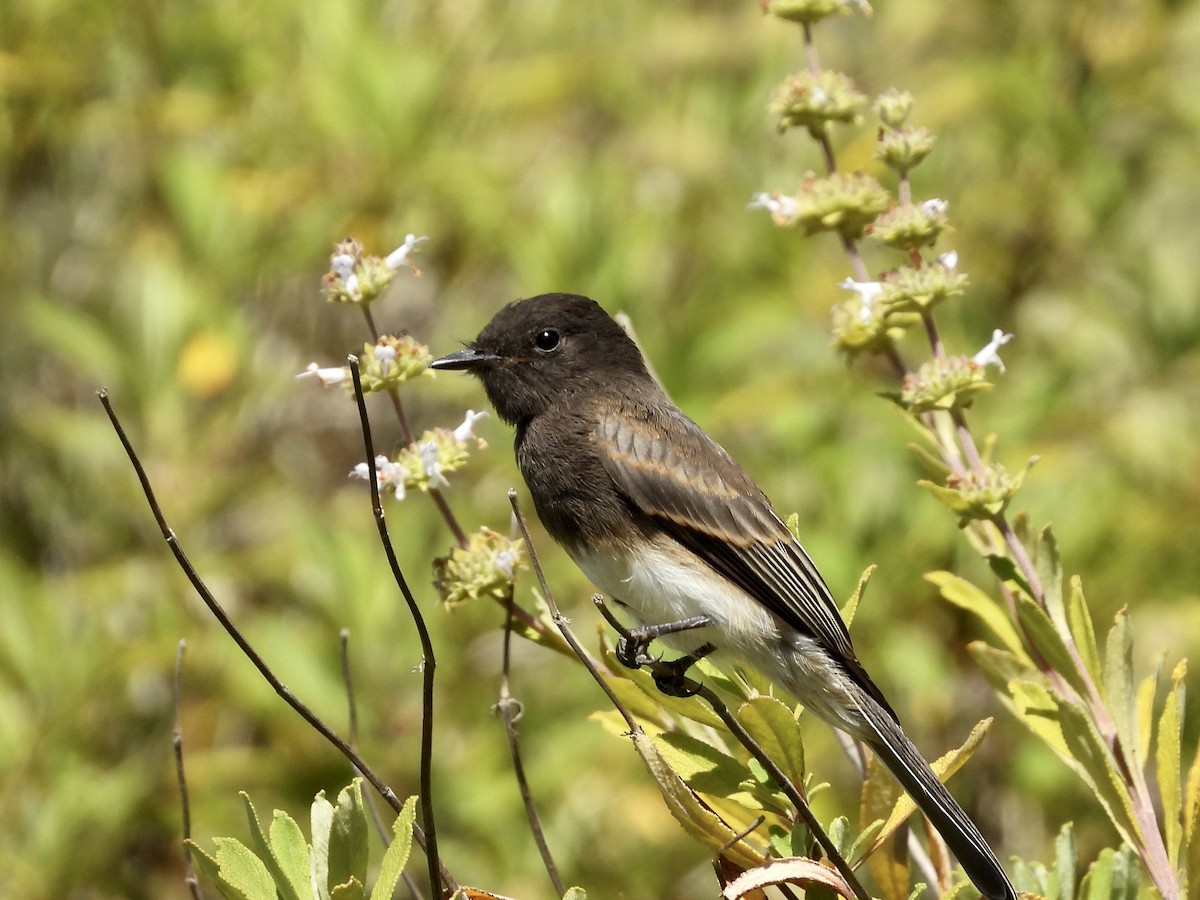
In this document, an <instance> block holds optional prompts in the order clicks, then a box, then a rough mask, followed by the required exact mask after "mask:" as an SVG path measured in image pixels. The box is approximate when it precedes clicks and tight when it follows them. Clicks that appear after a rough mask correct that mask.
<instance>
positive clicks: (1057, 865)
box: [1054, 822, 1079, 900]
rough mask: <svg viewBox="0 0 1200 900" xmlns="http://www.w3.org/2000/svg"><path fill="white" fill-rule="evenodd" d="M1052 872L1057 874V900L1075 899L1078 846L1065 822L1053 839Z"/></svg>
mask: <svg viewBox="0 0 1200 900" xmlns="http://www.w3.org/2000/svg"><path fill="white" fill-rule="evenodd" d="M1054 872H1055V874H1056V875H1057V876H1058V900H1075V879H1076V878H1077V877H1078V873H1079V848H1078V847H1076V846H1075V831H1074V828H1073V826H1072V824H1071V823H1070V822H1067V823H1066V824H1065V825H1063V827H1062V828H1061V829H1060V830H1059V832H1058V837H1057V838H1055V840H1054Z"/></svg>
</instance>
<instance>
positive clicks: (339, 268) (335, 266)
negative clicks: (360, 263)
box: [329, 253, 354, 281]
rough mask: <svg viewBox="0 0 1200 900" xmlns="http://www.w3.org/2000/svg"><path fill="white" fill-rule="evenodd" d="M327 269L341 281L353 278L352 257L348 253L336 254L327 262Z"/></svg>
mask: <svg viewBox="0 0 1200 900" xmlns="http://www.w3.org/2000/svg"><path fill="white" fill-rule="evenodd" d="M329 269H330V271H331V272H333V274H334V275H336V276H337V277H338V278H340V279H342V281H349V280H350V278H352V277H353V276H354V257H353V256H351V255H350V254H349V253H337V254H334V256H333V257H332V258H331V259H330V260H329Z"/></svg>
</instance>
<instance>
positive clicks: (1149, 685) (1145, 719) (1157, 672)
mask: <svg viewBox="0 0 1200 900" xmlns="http://www.w3.org/2000/svg"><path fill="white" fill-rule="evenodd" d="M1166 661H1167V651H1165V650H1163V651H1161V652H1159V653H1157V654H1155V660H1154V671H1153V672H1151V673H1150V674H1149V675H1147V676H1146V677H1145V678H1143V679H1142V683H1141V684H1140V685H1139V686H1138V692H1137V700H1136V701H1135V703H1136V708H1137V712H1136V715H1137V746H1136V747H1135V748H1134V752H1136V754H1137V756H1136V758H1135V765H1136V766H1137V768H1138V769H1140V770H1144V769H1145V768H1146V761H1147V760H1148V759H1149V758H1150V741H1151V739H1152V738H1153V737H1154V701H1155V699H1156V698H1157V697H1158V682H1159V680H1160V679H1161V678H1162V670H1163V664H1164V663H1165V662H1166Z"/></svg>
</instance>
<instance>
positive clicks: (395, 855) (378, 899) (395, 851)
mask: <svg viewBox="0 0 1200 900" xmlns="http://www.w3.org/2000/svg"><path fill="white" fill-rule="evenodd" d="M416 819H417V798H416V797H409V798H408V799H407V800H405V801H404V806H403V807H402V808H401V810H400V812H399V813H398V814H397V816H396V821H394V822H393V823H392V842H391V843H390V844H389V845H388V848H387V850H386V851H384V854H383V860H382V861H381V862H380V864H379V877H378V878H376V879H375V886H374V887H373V888H371V900H389V898H390V897H391V896H392V894H393V893H394V892H395V890H396V883H397V882H398V881H399V880H400V876H401V874H402V873H403V872H404V867H405V866H406V865H408V855H409V853H411V852H412V842H413V822H415V821H416Z"/></svg>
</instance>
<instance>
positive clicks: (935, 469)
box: [889, 394, 950, 484]
mask: <svg viewBox="0 0 1200 900" xmlns="http://www.w3.org/2000/svg"><path fill="white" fill-rule="evenodd" d="M894 396H895V399H897V400H898V399H899V397H900V395H899V394H896V395H894ZM889 399H891V398H889ZM907 447H908V451H909V452H910V453H911V454H912V455H913V456H915V457H916V458H917V462H918V463H920V465H921V468H922V469H924V470H925V474H926V475H928V476H929V477H930V478H931V479H932V480H933V481H936V482H938V483H940V484H944V483H945V481H946V479H947V478H949V477H950V467H949V466H947V465H946V463H945V461H944V460H942V459H941V458H940V457H938V456H935V455H934V454H933V453H930V452H929V451H928V450H926V449H925V448H924V447H922V446H921V445H920V444H911V443H910V444H908V445H907Z"/></svg>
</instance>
